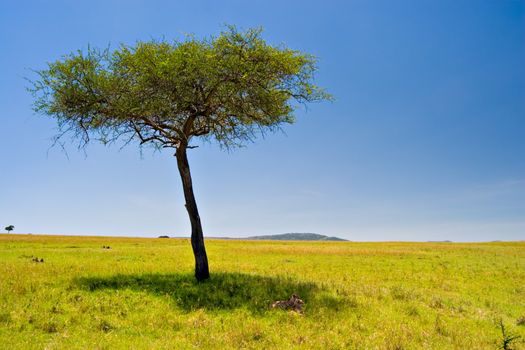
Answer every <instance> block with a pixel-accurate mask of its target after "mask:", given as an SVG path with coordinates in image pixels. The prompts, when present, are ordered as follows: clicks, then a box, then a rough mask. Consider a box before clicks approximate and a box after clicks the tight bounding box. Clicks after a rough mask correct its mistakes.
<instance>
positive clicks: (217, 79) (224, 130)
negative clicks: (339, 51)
mask: <svg viewBox="0 0 525 350" xmlns="http://www.w3.org/2000/svg"><path fill="white" fill-rule="evenodd" d="M315 71H316V60H315V58H314V57H313V56H311V55H308V54H304V53H301V52H299V51H294V50H291V49H288V48H286V47H284V46H271V45H269V44H267V43H266V42H265V41H264V40H263V39H262V38H261V29H249V30H247V31H244V32H240V31H238V30H237V29H236V28H235V27H233V26H231V27H228V29H227V30H225V31H223V32H222V33H221V34H220V35H219V36H217V37H212V38H210V39H205V40H198V39H195V38H194V37H188V38H186V40H185V41H181V42H168V41H165V40H161V41H150V42H137V43H136V44H135V45H133V46H128V45H121V46H120V47H119V48H118V49H116V50H113V51H111V50H109V49H106V50H99V49H96V48H91V47H89V48H88V49H87V51H86V52H82V51H78V52H76V53H72V54H70V55H67V56H64V57H63V58H62V59H60V60H58V61H56V62H53V63H50V64H49V65H48V68H47V69H45V70H41V71H39V72H38V74H39V77H40V79H39V80H37V81H35V82H33V84H32V88H31V89H30V90H31V91H32V92H33V94H34V96H35V110H36V111H38V112H40V113H43V114H47V115H50V116H52V117H55V118H56V119H57V120H58V123H59V126H60V128H61V130H62V133H61V134H59V135H58V136H59V137H60V136H61V135H63V134H64V133H67V132H72V133H73V134H74V135H75V136H77V137H79V138H80V140H81V144H86V143H87V142H88V141H89V140H90V138H92V137H94V138H96V139H98V140H100V141H102V142H104V143H107V142H111V141H115V140H117V139H120V138H124V141H125V142H130V141H131V140H133V139H137V140H138V141H140V142H141V144H145V143H148V144H152V145H154V146H155V147H157V148H160V147H178V146H181V145H188V144H189V142H190V140H191V138H193V137H203V138H205V139H214V140H216V141H217V142H218V143H219V144H220V145H221V146H223V147H234V146H240V145H242V144H243V143H244V142H245V141H248V140H252V139H253V137H254V136H256V134H257V133H259V132H263V133H264V132H265V131H268V130H276V129H277V128H279V126H280V125H281V124H283V123H292V122H293V121H294V114H293V111H294V108H295V106H296V105H295V104H294V101H295V102H299V103H305V102H312V101H320V100H324V99H330V98H331V97H330V95H328V94H327V93H325V92H324V91H323V90H322V89H320V88H319V87H317V86H315V85H314V84H313V83H312V80H313V77H314V73H315Z"/></svg>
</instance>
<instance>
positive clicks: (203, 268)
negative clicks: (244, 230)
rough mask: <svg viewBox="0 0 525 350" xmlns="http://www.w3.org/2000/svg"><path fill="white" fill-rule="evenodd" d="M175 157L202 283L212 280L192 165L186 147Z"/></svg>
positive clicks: (178, 149) (198, 274)
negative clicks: (191, 170)
mask: <svg viewBox="0 0 525 350" xmlns="http://www.w3.org/2000/svg"><path fill="white" fill-rule="evenodd" d="M175 157H176V158H177V166H178V168H179V173H180V177H181V179H182V188H183V190H184V198H185V200H186V210H187V211H188V215H189V217H190V222H191V246H192V248H193V255H194V256H195V278H196V279H197V280H198V281H202V280H205V279H208V278H210V272H209V270H208V257H207V255H206V248H205V247H204V236H203V234H202V225H201V218H200V216H199V210H198V209H197V202H196V201H195V195H194V194H193V185H192V182H191V173H190V165H189V163H188V157H187V155H186V146H184V145H182V146H179V147H178V148H177V151H176V152H175Z"/></svg>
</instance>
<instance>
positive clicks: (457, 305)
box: [0, 234, 525, 349]
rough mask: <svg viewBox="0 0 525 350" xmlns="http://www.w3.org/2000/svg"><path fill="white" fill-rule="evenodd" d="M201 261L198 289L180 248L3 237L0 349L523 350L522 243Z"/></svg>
mask: <svg viewBox="0 0 525 350" xmlns="http://www.w3.org/2000/svg"><path fill="white" fill-rule="evenodd" d="M103 246H109V247H110V249H105V248H103ZM207 249H208V255H209V260H210V268H211V273H212V277H211V279H210V280H209V281H207V282H203V283H197V282H195V281H194V278H193V276H192V269H193V256H192V252H191V246H190V243H189V241H188V240H185V239H147V238H114V237H111V238H109V237H69V236H38V235H14V234H11V235H0V348H2V349H179V348H181V349H186V348H210V349H228V348H266V349H273V348H281V349H289V348H305V349H497V348H502V347H503V339H504V337H505V336H506V337H507V339H509V338H510V337H512V336H521V339H516V340H512V341H510V343H509V344H508V348H515V349H524V348H525V343H524V342H523V338H524V337H525V242H514V243H505V242H494V243H476V244H459V243H352V242H279V241H273V242H272V241H237V240H212V239H209V240H208V241H207ZM36 258H38V261H39V262H36V261H34V260H36ZM41 259H43V262H40V260H41ZM292 293H297V294H298V295H299V296H300V297H301V298H302V299H304V301H305V311H304V314H303V315H300V314H297V313H295V312H291V311H284V310H272V309H271V308H270V305H271V303H272V302H273V301H275V300H282V299H287V298H288V297H289V296H290V295H291V294H292ZM500 323H501V324H503V326H504V328H505V335H504V334H503V332H502V329H501V325H500Z"/></svg>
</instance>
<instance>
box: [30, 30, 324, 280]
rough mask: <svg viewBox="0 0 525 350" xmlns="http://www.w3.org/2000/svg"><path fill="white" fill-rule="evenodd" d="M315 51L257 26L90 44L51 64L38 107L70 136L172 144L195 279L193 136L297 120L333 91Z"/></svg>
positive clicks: (38, 86) (200, 242) (249, 133)
mask: <svg viewBox="0 0 525 350" xmlns="http://www.w3.org/2000/svg"><path fill="white" fill-rule="evenodd" d="M315 71H316V60H315V58H314V57H313V56H311V55H308V54H304V53H301V52H299V51H294V50H291V49H288V48H286V47H284V46H282V45H281V46H272V45H269V44H267V43H266V42H265V41H264V40H263V39H262V38H261V30H260V29H249V30H247V31H244V32H240V31H238V30H236V29H235V28H234V27H228V29H227V30H225V31H223V32H222V33H221V34H220V35H219V36H217V37H212V38H210V39H205V40H198V39H195V38H193V37H188V38H187V39H186V40H185V41H182V42H173V43H172V42H167V41H164V40H163V41H150V42H138V43H136V44H135V45H133V46H127V45H121V46H120V47H119V48H118V49H116V50H114V51H110V50H109V49H106V50H98V49H94V48H88V49H87V51H86V52H82V51H78V52H76V53H72V54H70V55H67V56H65V57H63V58H62V59H60V60H58V61H56V62H53V63H49V64H48V68H47V69H45V70H41V71H39V72H38V74H39V77H40V79H39V80H38V81H36V82H33V86H32V88H31V89H30V90H32V92H33V93H34V96H35V104H34V106H35V109H36V111H38V112H40V113H43V114H46V115H49V116H51V117H54V118H55V119H56V120H57V122H58V126H59V128H60V133H59V134H58V135H57V137H56V139H57V140H58V139H59V138H60V137H62V136H63V135H64V134H66V133H72V135H73V136H75V137H78V138H79V139H80V146H85V145H86V144H87V143H88V142H89V141H90V140H98V141H101V142H102V143H104V144H107V143H111V142H113V141H116V140H119V139H121V140H123V142H124V143H125V144H128V143H130V142H131V141H134V140H135V141H138V143H139V144H140V145H146V144H148V145H152V146H153V147H154V148H156V149H162V148H172V149H174V150H175V154H174V155H175V157H176V159H177V165H178V169H179V172H180V177H181V180H182V186H183V190H184V198H185V201H186V209H187V211H188V215H189V218H190V222H191V243H192V247H193V253H194V255H195V276H196V278H197V279H198V280H203V279H207V278H208V277H209V271H208V259H207V256H206V250H205V247H204V238H203V232H202V225H201V219H200V216H199V212H198V209H197V203H196V200H195V196H194V193H193V186H192V179H191V174H190V167H189V163H188V158H187V150H188V149H191V148H194V147H196V145H194V144H193V143H192V141H193V140H194V139H196V138H200V139H203V140H213V141H216V142H217V143H218V144H219V145H220V146H221V147H223V148H226V149H229V148H233V147H238V146H242V145H243V144H245V143H246V142H247V141H251V140H253V139H254V138H255V136H256V135H257V134H261V133H265V132H267V131H275V130H278V129H279V128H280V126H281V125H282V124H286V123H293V122H294V113H293V112H294V109H295V107H296V104H294V101H295V102H299V103H306V102H312V101H321V100H325V99H329V98H330V96H329V95H328V94H327V93H325V92H324V91H323V90H322V89H320V88H319V87H317V86H315V85H314V84H313V83H312V80H313V75H314V72H315Z"/></svg>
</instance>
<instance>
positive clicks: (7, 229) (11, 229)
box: [5, 225, 15, 233]
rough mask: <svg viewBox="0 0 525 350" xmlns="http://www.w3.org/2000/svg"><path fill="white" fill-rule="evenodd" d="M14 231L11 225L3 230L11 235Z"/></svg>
mask: <svg viewBox="0 0 525 350" xmlns="http://www.w3.org/2000/svg"><path fill="white" fill-rule="evenodd" d="M14 229H15V227H14V226H13V225H9V226H6V227H5V230H6V231H7V233H11V231H13V230H14Z"/></svg>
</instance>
